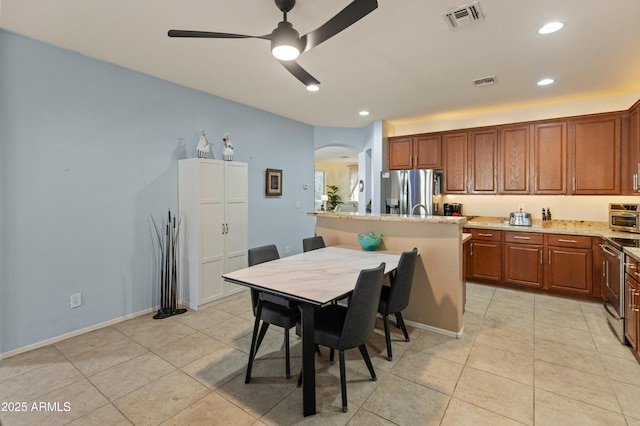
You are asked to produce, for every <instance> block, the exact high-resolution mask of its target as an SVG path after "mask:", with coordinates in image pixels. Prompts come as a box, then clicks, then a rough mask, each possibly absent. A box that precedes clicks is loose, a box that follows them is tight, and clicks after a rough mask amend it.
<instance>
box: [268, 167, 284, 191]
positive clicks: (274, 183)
mask: <svg viewBox="0 0 640 426" xmlns="http://www.w3.org/2000/svg"><path fill="white" fill-rule="evenodd" d="M265 182H266V191H265V195H266V196H267V197H274V196H279V195H282V170H278V169H267V174H266V176H265Z"/></svg>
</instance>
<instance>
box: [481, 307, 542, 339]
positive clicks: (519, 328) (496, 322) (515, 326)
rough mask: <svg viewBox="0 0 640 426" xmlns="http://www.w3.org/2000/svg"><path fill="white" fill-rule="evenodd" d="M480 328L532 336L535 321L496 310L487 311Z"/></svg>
mask: <svg viewBox="0 0 640 426" xmlns="http://www.w3.org/2000/svg"><path fill="white" fill-rule="evenodd" d="M482 329H483V330H485V329H497V330H503V331H510V332H512V333H518V334H524V335H529V334H530V335H532V336H533V334H534V331H535V322H534V320H533V318H528V319H527V318H517V317H512V316H509V315H505V314H501V313H498V312H487V313H486V314H485V316H484V318H483V320H482Z"/></svg>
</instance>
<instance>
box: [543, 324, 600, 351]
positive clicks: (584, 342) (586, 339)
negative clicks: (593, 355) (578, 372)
mask: <svg viewBox="0 0 640 426" xmlns="http://www.w3.org/2000/svg"><path fill="white" fill-rule="evenodd" d="M535 337H536V339H542V340H547V341H551V342H556V343H560V344H563V345H568V346H574V347H576V348H580V349H584V350H589V351H594V352H595V351H596V345H595V343H593V337H591V333H590V332H589V331H582V330H577V329H573V328H567V327H564V326H562V325H558V324H554V325H551V324H545V323H539V322H538V323H536V332H535Z"/></svg>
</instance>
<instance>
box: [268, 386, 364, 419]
mask: <svg viewBox="0 0 640 426" xmlns="http://www.w3.org/2000/svg"><path fill="white" fill-rule="evenodd" d="M339 392H340V390H339V389H338V395H337V397H336V389H329V390H328V389H326V388H320V389H319V390H317V391H316V414H315V415H313V416H307V417H304V416H303V415H302V390H301V389H297V390H296V391H294V392H291V393H290V394H289V395H288V396H287V397H286V398H284V399H283V400H282V401H281V402H280V403H279V404H278V405H276V406H275V407H274V408H273V409H271V410H270V411H269V412H268V413H266V414H265V415H264V416H263V417H262V418H261V419H260V421H262V422H263V423H265V424H267V425H269V426H280V425H318V426H325V425H336V426H342V425H346V424H347V423H348V422H349V421H350V420H351V418H352V417H353V415H354V413H356V412H357V411H358V410H359V408H360V407H358V406H356V405H355V404H353V403H348V411H347V412H346V413H343V412H342V405H341V402H340V395H339Z"/></svg>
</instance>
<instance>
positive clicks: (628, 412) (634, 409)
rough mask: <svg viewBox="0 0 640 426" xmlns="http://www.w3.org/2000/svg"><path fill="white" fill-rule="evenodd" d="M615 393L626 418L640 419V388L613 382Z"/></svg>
mask: <svg viewBox="0 0 640 426" xmlns="http://www.w3.org/2000/svg"><path fill="white" fill-rule="evenodd" d="M611 383H612V385H613V388H614V389H615V393H616V395H617V396H618V401H620V407H622V413H623V414H624V415H625V416H629V417H633V418H635V419H640V404H638V396H640V386H636V385H630V384H629V383H623V382H618V381H616V380H612V381H611Z"/></svg>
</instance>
